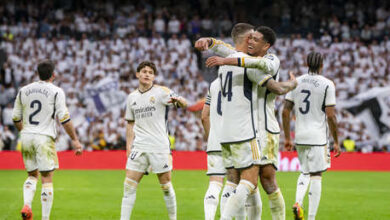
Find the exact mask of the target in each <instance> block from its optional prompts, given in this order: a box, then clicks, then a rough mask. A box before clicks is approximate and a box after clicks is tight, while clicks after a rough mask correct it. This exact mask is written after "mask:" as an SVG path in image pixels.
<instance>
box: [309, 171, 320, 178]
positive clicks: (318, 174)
mask: <svg viewBox="0 0 390 220" xmlns="http://www.w3.org/2000/svg"><path fill="white" fill-rule="evenodd" d="M310 176H311V177H312V176H322V172H316V173H310Z"/></svg>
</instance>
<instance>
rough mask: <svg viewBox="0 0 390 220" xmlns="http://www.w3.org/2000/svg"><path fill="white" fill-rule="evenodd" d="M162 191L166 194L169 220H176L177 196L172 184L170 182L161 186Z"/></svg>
mask: <svg viewBox="0 0 390 220" xmlns="http://www.w3.org/2000/svg"><path fill="white" fill-rule="evenodd" d="M161 189H162V191H163V193H164V200H165V205H166V207H167V210H168V215H169V219H170V220H176V195H175V190H174V189H173V186H172V183H171V182H168V183H165V184H161Z"/></svg>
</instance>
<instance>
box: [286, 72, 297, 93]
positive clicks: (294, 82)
mask: <svg viewBox="0 0 390 220" xmlns="http://www.w3.org/2000/svg"><path fill="white" fill-rule="evenodd" d="M288 75H290V79H289V81H290V82H292V83H293V85H294V89H295V88H296V87H297V85H298V81H297V79H296V78H295V75H294V72H293V71H289V72H288Z"/></svg>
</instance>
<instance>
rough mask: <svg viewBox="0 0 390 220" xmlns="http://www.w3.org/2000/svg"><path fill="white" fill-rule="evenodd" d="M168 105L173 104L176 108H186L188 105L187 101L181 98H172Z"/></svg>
mask: <svg viewBox="0 0 390 220" xmlns="http://www.w3.org/2000/svg"><path fill="white" fill-rule="evenodd" d="M168 103H172V104H173V105H174V106H176V107H178V106H179V107H185V105H186V102H185V100H184V99H183V98H182V97H180V96H176V97H171V99H170V100H169V101H168Z"/></svg>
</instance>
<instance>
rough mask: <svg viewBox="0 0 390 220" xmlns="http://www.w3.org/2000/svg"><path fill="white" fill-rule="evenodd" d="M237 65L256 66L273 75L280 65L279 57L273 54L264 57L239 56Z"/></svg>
mask: <svg viewBox="0 0 390 220" xmlns="http://www.w3.org/2000/svg"><path fill="white" fill-rule="evenodd" d="M238 66H241V67H246V68H256V69H259V70H261V71H263V72H266V73H268V74H271V75H275V74H276V73H277V72H278V70H279V67H280V61H279V59H278V58H277V57H276V56H275V55H273V54H267V55H265V56H264V57H241V58H240V59H239V60H238Z"/></svg>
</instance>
